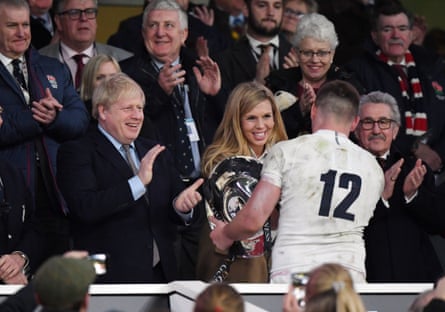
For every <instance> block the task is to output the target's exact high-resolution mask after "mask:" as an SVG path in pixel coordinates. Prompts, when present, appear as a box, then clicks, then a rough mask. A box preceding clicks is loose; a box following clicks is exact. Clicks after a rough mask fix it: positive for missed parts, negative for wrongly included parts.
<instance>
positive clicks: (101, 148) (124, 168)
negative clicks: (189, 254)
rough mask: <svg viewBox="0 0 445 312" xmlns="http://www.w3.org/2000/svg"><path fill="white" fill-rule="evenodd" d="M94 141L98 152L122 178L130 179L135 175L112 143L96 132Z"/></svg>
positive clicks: (97, 130) (96, 130)
mask: <svg viewBox="0 0 445 312" xmlns="http://www.w3.org/2000/svg"><path fill="white" fill-rule="evenodd" d="M94 131H95V132H94V136H93V137H94V141H95V143H96V149H97V152H98V153H99V154H100V155H102V156H103V158H104V159H108V160H109V162H110V163H111V164H112V166H113V167H115V168H116V171H117V172H119V173H120V174H121V175H122V176H124V177H126V178H129V177H131V176H132V175H133V172H132V171H131V168H130V167H129V166H128V164H127V163H126V161H125V159H124V158H123V157H122V155H121V154H120V153H119V151H118V150H116V149H115V148H114V146H113V144H111V142H110V141H109V140H108V139H107V138H106V137H105V136H104V135H103V134H102V133H101V132H100V131H99V129H95V130H94Z"/></svg>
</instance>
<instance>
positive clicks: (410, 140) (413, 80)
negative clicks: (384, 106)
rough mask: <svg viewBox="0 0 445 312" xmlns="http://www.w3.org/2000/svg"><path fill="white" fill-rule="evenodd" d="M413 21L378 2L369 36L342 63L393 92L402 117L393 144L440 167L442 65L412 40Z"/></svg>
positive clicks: (371, 85)
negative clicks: (359, 51) (357, 52)
mask: <svg viewBox="0 0 445 312" xmlns="http://www.w3.org/2000/svg"><path fill="white" fill-rule="evenodd" d="M412 27H413V19H412V17H411V14H410V13H409V12H408V11H406V10H405V8H403V7H402V6H401V5H399V4H396V3H388V4H386V5H383V6H380V7H379V8H378V9H376V12H375V15H374V20H373V29H372V31H371V37H372V41H371V40H369V41H368V42H367V44H366V45H365V51H364V53H363V55H361V56H360V57H358V58H356V59H354V60H352V61H351V63H350V64H348V65H347V69H349V70H350V71H352V72H354V74H355V75H356V77H357V78H358V80H359V82H360V83H361V84H362V85H363V87H364V88H365V89H366V90H367V91H368V92H370V91H374V90H380V91H382V92H387V93H389V94H391V95H392V96H393V97H395V99H396V101H397V104H398V107H399V110H400V113H401V123H400V131H399V135H398V136H397V138H396V139H395V141H394V145H396V146H397V147H398V148H399V149H400V150H401V151H402V152H403V153H404V154H406V155H413V156H415V157H416V158H420V159H422V160H423V161H425V162H426V163H427V164H428V166H429V167H430V168H431V169H432V170H433V171H435V172H437V173H439V172H440V171H441V170H442V166H443V162H444V160H445V136H444V135H443V133H444V132H445V118H444V116H445V94H444V92H443V87H444V85H445V75H444V74H443V73H444V72H445V69H444V65H443V62H442V60H441V59H440V58H438V57H437V56H435V55H432V54H431V53H430V52H429V51H427V50H426V49H424V48H423V47H421V46H418V45H415V44H412V40H413V32H412Z"/></svg>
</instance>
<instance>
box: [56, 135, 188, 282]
mask: <svg viewBox="0 0 445 312" xmlns="http://www.w3.org/2000/svg"><path fill="white" fill-rule="evenodd" d="M155 144H156V143H155V142H153V141H150V140H146V139H143V138H141V139H137V140H136V141H135V147H136V151H137V154H138V156H139V158H142V157H143V156H144V155H145V154H146V153H147V152H148V150H149V149H150V148H152V147H153V146H154V145H155ZM57 165H58V174H57V180H58V183H59V186H60V189H61V191H62V193H63V195H64V196H65V199H66V201H67V204H68V207H69V209H70V212H71V214H70V220H71V225H72V234H73V241H74V248H75V249H83V250H88V251H89V253H90V254H93V253H107V254H108V255H109V256H110V258H109V262H108V269H107V273H106V274H105V275H103V276H101V277H99V278H98V279H97V283H107V282H115V283H138V282H141V283H148V282H151V281H152V259H153V246H152V242H153V238H155V239H156V242H157V245H158V248H159V253H160V258H161V264H162V268H163V270H164V273H165V275H166V279H167V281H172V280H174V279H176V278H177V276H176V272H177V267H176V259H175V256H174V251H173V242H174V240H175V236H176V224H183V221H182V219H181V218H180V217H179V216H178V215H177V214H176V212H175V211H174V208H173V206H172V203H173V199H174V198H175V197H176V196H177V195H178V193H179V192H180V191H182V190H183V188H184V186H183V184H182V181H181V180H180V179H179V174H178V172H177V171H176V169H175V166H174V165H173V162H172V159H171V157H170V154H169V153H168V152H167V151H163V152H162V153H161V154H160V155H159V156H158V157H157V158H156V160H155V163H154V166H153V180H152V182H151V183H150V184H149V185H148V186H147V194H148V198H149V202H150V203H149V204H148V205H147V202H146V200H145V199H144V196H142V197H141V198H140V199H138V200H136V201H135V200H134V199H133V196H132V193H131V189H130V187H129V185H128V179H129V178H131V177H132V176H133V173H132V171H131V169H130V167H129V166H128V164H127V163H126V161H125V159H124V158H123V157H122V156H121V154H120V153H119V151H117V150H116V149H115V147H114V146H113V145H112V144H111V142H110V141H109V140H108V139H107V138H106V137H105V136H104V135H103V134H102V133H101V132H100V131H99V130H98V129H97V128H93V129H90V130H89V132H88V133H87V135H86V136H85V137H83V138H81V139H79V140H76V141H72V142H67V143H65V144H63V145H62V146H61V147H60V150H59V154H58V163H57Z"/></svg>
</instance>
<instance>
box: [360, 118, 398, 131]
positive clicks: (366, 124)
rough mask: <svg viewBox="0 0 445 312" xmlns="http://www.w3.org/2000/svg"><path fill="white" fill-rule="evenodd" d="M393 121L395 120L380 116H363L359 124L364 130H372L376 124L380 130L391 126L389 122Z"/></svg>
mask: <svg viewBox="0 0 445 312" xmlns="http://www.w3.org/2000/svg"><path fill="white" fill-rule="evenodd" d="M393 122H395V120H392V119H389V118H382V119H379V120H373V119H371V118H365V119H362V120H360V125H361V127H362V129H364V130H372V129H374V125H375V124H377V125H378V126H379V128H380V130H386V129H389V128H390V127H391V124H392V123H393Z"/></svg>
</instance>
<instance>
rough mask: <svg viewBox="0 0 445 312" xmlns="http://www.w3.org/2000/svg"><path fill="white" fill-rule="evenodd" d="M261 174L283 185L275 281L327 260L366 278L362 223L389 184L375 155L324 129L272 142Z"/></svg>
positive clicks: (274, 258)
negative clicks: (385, 184)
mask: <svg viewBox="0 0 445 312" xmlns="http://www.w3.org/2000/svg"><path fill="white" fill-rule="evenodd" d="M262 179H265V180H266V181H268V182H270V183H272V184H274V185H276V186H278V187H280V188H281V198H280V218H279V225H278V236H277V239H276V242H275V245H274V247H273V250H272V269H271V280H272V282H285V283H287V282H289V276H290V274H291V273H294V272H308V271H310V270H311V269H313V268H314V267H316V266H318V265H320V264H322V263H325V262H336V263H340V264H342V265H344V266H345V267H346V268H349V269H350V271H351V274H352V275H353V278H354V280H355V281H356V282H364V281H365V247H364V241H363V237H362V235H363V228H364V227H365V226H366V225H367V224H368V221H369V219H370V218H371V217H372V214H373V211H374V208H375V206H376V203H377V201H378V200H379V198H380V195H381V193H382V191H383V187H384V176H383V171H382V169H381V168H380V166H379V165H378V163H377V161H376V159H375V157H374V156H373V155H371V154H370V153H369V152H367V151H365V150H364V149H362V148H361V147H359V146H357V145H356V144H354V143H353V142H352V141H350V140H349V139H348V138H347V137H346V136H345V135H343V134H340V133H337V132H335V131H331V130H319V131H317V132H316V133H314V134H309V135H304V136H300V137H297V138H295V139H293V140H289V141H284V142H279V143H277V144H276V145H275V146H273V147H272V149H271V150H270V152H269V155H268V156H267V158H266V160H265V162H264V165H263V169H262Z"/></svg>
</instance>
